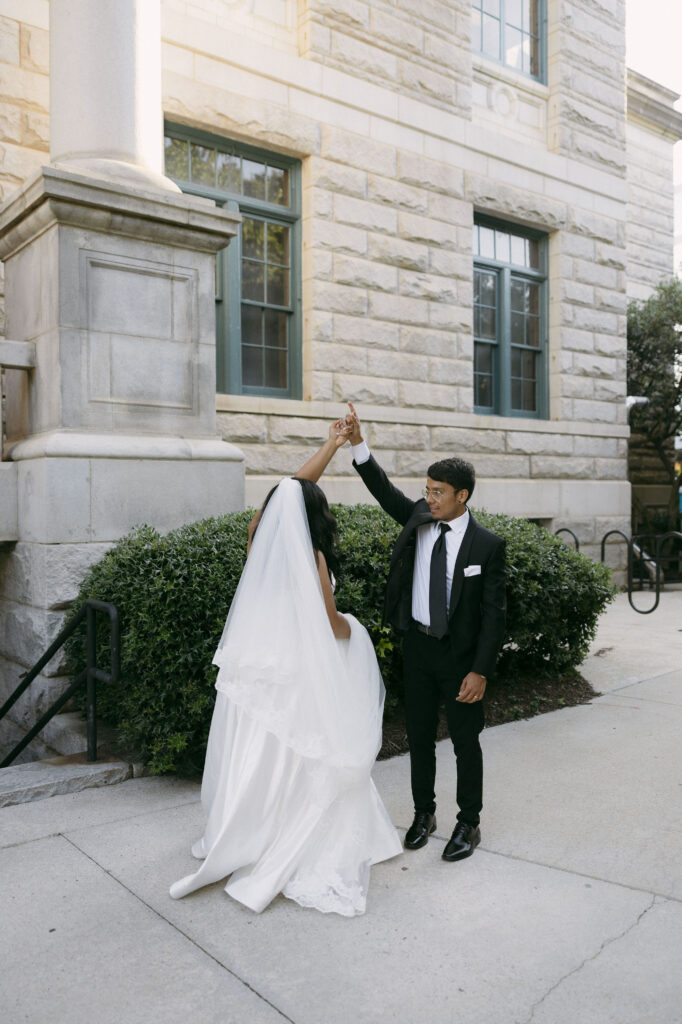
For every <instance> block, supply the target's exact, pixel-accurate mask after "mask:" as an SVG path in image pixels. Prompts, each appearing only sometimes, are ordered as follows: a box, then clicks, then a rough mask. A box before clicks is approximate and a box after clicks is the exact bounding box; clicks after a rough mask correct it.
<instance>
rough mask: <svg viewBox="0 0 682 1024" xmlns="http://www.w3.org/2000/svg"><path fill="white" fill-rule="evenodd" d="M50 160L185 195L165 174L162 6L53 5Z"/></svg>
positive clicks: (116, 0)
mask: <svg viewBox="0 0 682 1024" xmlns="http://www.w3.org/2000/svg"><path fill="white" fill-rule="evenodd" d="M50 159H51V162H52V164H54V165H58V166H62V167H65V168H68V169H69V170H72V171H76V172H80V173H89V174H96V175H98V176H101V177H106V178H110V179H113V180H116V181H119V182H127V183H128V184H129V185H131V186H134V185H135V184H146V186H147V187H149V186H150V185H152V186H154V187H156V188H161V189H165V190H168V191H171V192H177V191H179V190H178V187H177V185H175V184H174V183H173V182H172V181H170V179H169V178H166V177H165V175H164V173H163V106H162V101H161V10H160V0H51V2H50Z"/></svg>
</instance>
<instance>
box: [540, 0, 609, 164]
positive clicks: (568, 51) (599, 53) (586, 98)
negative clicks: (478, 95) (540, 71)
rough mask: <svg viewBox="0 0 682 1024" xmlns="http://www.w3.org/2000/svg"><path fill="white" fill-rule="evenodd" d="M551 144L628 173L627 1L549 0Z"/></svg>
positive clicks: (580, 158) (585, 161)
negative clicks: (626, 92) (626, 88)
mask: <svg viewBox="0 0 682 1024" xmlns="http://www.w3.org/2000/svg"><path fill="white" fill-rule="evenodd" d="M547 8H548V29H549V30H548V85H549V88H550V94H551V98H550V104H549V119H548V128H549V140H548V141H549V145H550V147H551V148H552V149H553V150H554V151H555V152H557V153H564V154H566V155H567V156H570V157H571V158H572V159H576V160H578V161H580V163H582V164H585V165H588V166H594V167H598V168H600V169H602V170H607V171H609V173H611V174H614V175H617V176H620V177H624V176H625V173H626V153H625V119H624V113H625V95H624V90H623V81H624V77H625V4H624V3H623V2H622V0H548V4H547Z"/></svg>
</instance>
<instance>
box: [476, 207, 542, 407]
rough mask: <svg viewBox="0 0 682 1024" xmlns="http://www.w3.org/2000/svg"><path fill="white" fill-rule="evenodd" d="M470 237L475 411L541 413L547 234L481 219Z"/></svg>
mask: <svg viewBox="0 0 682 1024" xmlns="http://www.w3.org/2000/svg"><path fill="white" fill-rule="evenodd" d="M473 242H474V244H473V247H474V407H475V410H476V412H480V413H496V414H499V415H502V416H531V417H537V418H543V417H546V416H547V415H548V412H547V338H546V334H547V314H546V305H547V294H546V292H547V271H546V258H547V257H546V244H545V241H544V239H543V237H542V235H540V234H538V233H537V232H526V231H523V230H521V229H517V228H515V227H514V228H512V227H511V226H510V225H508V224H507V225H505V224H502V223H500V222H495V221H487V220H483V219H480V220H477V221H476V223H475V224H474V240H473Z"/></svg>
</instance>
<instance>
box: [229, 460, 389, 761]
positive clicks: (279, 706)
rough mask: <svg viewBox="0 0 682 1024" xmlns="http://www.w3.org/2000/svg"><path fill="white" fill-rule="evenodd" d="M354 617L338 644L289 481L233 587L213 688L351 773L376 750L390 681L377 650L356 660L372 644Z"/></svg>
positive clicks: (298, 746) (299, 501)
mask: <svg viewBox="0 0 682 1024" xmlns="http://www.w3.org/2000/svg"><path fill="white" fill-rule="evenodd" d="M348 619H349V621H350V624H351V639H350V641H345V640H337V639H336V638H335V637H334V634H333V632H332V629H331V626H330V623H329V619H328V617H327V613H326V610H325V606H324V599H323V596H322V588H321V586H320V580H319V575H318V570H317V565H316V560H315V554H314V551H313V546H312V541H311V537H310V530H309V527H308V519H307V516H306V511H305V504H304V500H303V492H302V488H301V485H300V484H299V482H298V481H297V480H295V479H291V478H286V479H284V480H282V481H281V482H280V484H279V486H278V487H277V489H276V490H275V492H274V494H273V495H272V497H271V499H270V501H269V503H268V505H267V508H266V509H265V512H264V513H263V516H262V518H261V521H260V523H259V525H258V530H257V531H256V534H255V537H254V540H253V543H252V546H251V551H250V554H249V557H248V559H247V562H246V566H245V568H244V572H243V574H242V577H241V580H240V582H239V586H238V588H237V591H236V593H235V596H234V600H233V602H232V606H231V608H230V612H229V615H228V617H227V622H226V624H225V629H224V632H223V635H222V638H221V641H220V644H219V646H218V649H217V651H216V654H215V657H214V664H216V665H218V667H219V672H218V678H217V680H216V688H217V689H218V690H219V691H221V692H223V693H225V694H226V695H227V696H228V697H229V698H230V700H232V701H233V702H234V703H235V704H237V705H239V706H240V707H241V708H242V709H243V710H244V711H245V712H246V713H247V714H248V715H249V716H250V717H252V718H253V719H254V720H256V721H258V722H259V723H260V724H261V725H263V726H264V727H265V728H266V729H267V730H268V732H271V733H273V734H274V735H275V736H276V737H278V739H280V740H281V741H282V742H283V743H284V744H286V746H288V747H290V748H291V749H293V750H295V751H296V752H297V753H299V754H301V755H302V756H303V757H305V758H310V759H314V761H316V762H321V763H323V764H324V765H325V766H326V767H327V768H328V769H330V770H332V773H333V774H334V773H335V771H334V770H341V773H342V774H343V775H348V774H349V775H350V777H353V776H355V775H356V772H358V771H359V770H361V771H366V770H367V768H368V767H370V766H371V764H372V763H373V761H374V759H375V758H376V755H377V753H378V749H379V744H380V742H381V718H382V711H383V702H384V687H383V682H382V680H381V676H380V673H379V671H378V668H377V667H376V661H375V660H374V657H373V653H372V658H371V659H367V658H366V657H365V658H364V659H362V658H357V657H354V655H353V651H354V647H355V646H356V645H360V646H361V647H362V648H363V650H364V653H365V655H366V654H367V645H369V646H370V648H371V641H370V640H369V637H368V635H367V633H366V631H365V630H364V629H363V628H362V627H361V626H360V624H359V623H357V621H356V620H355V619H353V617H352V616H348ZM358 651H359V648H358ZM368 661H369V664H370V665H372V667H371V668H369V669H368V668H367V665H368ZM360 665H362V666H363V671H361V672H358V671H355V670H354V666H360ZM368 671H369V672H371V673H372V675H373V676H374V678H372V679H369V678H367V675H368ZM377 677H378V679H377ZM349 781H350V778H349Z"/></svg>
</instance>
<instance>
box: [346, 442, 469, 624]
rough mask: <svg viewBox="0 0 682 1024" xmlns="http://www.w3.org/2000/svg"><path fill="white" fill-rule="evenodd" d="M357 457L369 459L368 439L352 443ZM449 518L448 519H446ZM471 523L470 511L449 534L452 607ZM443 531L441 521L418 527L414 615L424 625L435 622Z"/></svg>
mask: <svg viewBox="0 0 682 1024" xmlns="http://www.w3.org/2000/svg"><path fill="white" fill-rule="evenodd" d="M351 447H352V452H353V459H354V460H355V462H356V464H357V465H358V466H361V465H362V464H363V462H367V460H368V459H369V454H370V453H369V448H368V446H367V442H366V441H362V442H361V443H360V444H356V445H352V446H351ZM443 521H445V520H443ZM468 525H469V512H468V510H467V511H465V512H464V514H463V515H461V516H457V518H456V519H451V520H449V522H448V526H449V527H450V529H449V530H448V531H447V533H446V534H445V559H446V566H445V578H446V593H447V595H448V607H449V605H450V591H451V589H452V577H453V575H454V572H455V562H456V561H457V555H458V554H459V549H460V547H461V546H462V540H463V538H464V534H465V533H466V528H467V526H468ZM439 533H440V521H439V522H437V523H425V524H424V525H423V526H420V527H418V528H417V548H416V552H415V557H414V576H413V578H412V618H413V619H415V620H416V621H417V622H421V623H422V624H423V625H424V626H430V625H431V616H430V613H429V579H430V576H431V552H432V551H433V545H434V544H435V543H436V541H437V540H438V535H439Z"/></svg>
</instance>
